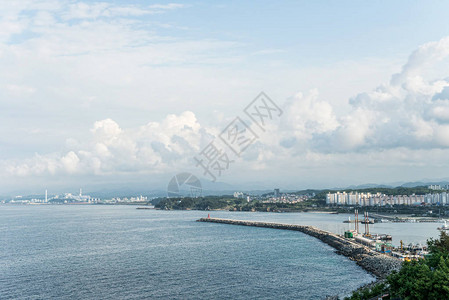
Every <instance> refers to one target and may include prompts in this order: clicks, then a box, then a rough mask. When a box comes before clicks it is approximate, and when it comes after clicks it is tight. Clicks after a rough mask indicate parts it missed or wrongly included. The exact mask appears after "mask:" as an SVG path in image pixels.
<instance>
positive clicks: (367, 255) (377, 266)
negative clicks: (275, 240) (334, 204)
mask: <svg viewBox="0 0 449 300" xmlns="http://www.w3.org/2000/svg"><path fill="white" fill-rule="evenodd" d="M197 221H198V222H210V223H221V224H231V225H242V226H253V227H264V228H273V229H283V230H293V231H300V232H302V233H305V234H307V235H310V236H313V237H315V238H317V239H319V240H321V241H322V242H324V243H326V244H328V245H329V246H331V247H333V248H335V249H336V250H337V253H338V254H341V255H344V256H346V257H348V258H349V259H351V260H354V261H356V262H357V264H358V265H359V266H360V267H362V268H363V269H365V270H366V271H368V272H370V273H372V274H373V275H375V276H376V277H377V278H379V279H384V278H385V277H386V276H387V275H388V274H390V273H391V271H393V270H399V268H400V267H401V264H402V262H401V261H400V260H398V259H396V258H394V257H391V256H388V255H385V254H382V253H378V252H376V251H374V250H372V249H370V248H368V247H366V246H363V245H361V244H358V243H356V242H353V241H351V240H349V239H346V238H344V237H342V236H339V235H337V234H334V233H331V232H328V231H325V230H321V229H318V228H316V227H313V226H306V225H293V224H280V223H270V222H256V221H242V220H230V219H218V218H201V219H199V220H197Z"/></svg>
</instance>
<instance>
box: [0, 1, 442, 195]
mask: <svg viewBox="0 0 449 300" xmlns="http://www.w3.org/2000/svg"><path fill="white" fill-rule="evenodd" d="M435 3H437V2H435ZM259 5H260V6H259V7H257V8H253V7H250V6H249V5H247V4H239V3H236V2H229V3H227V4H221V5H217V4H214V3H212V2H207V1H204V2H189V3H186V2H183V3H168V2H163V1H161V2H154V3H152V4H147V3H145V2H142V1H109V2H101V1H99V2H81V1H51V0H48V1H26V0H23V1H22V0H21V1H14V2H11V1H8V2H5V3H2V6H3V9H2V10H1V11H0V63H1V65H2V68H1V69H0V77H1V78H2V80H1V83H0V108H1V117H2V118H1V120H2V126H1V127H0V130H1V135H0V145H1V147H0V179H1V182H2V183H1V185H0V190H1V191H0V194H5V193H10V192H16V191H20V190H26V191H41V190H42V189H43V188H53V189H55V190H60V189H62V188H70V187H72V188H78V187H80V186H89V187H90V188H91V189H94V188H95V187H98V188H102V189H103V188H107V187H110V189H114V188H115V187H117V186H129V187H134V186H139V187H142V186H145V185H146V184H147V185H148V186H149V190H155V189H164V188H165V187H166V184H167V183H168V181H169V179H170V178H171V177H172V176H174V175H175V174H177V173H180V172H191V173H193V174H195V175H196V176H198V177H199V178H200V180H201V181H203V182H205V181H210V178H208V176H206V175H204V173H203V171H202V169H201V168H200V167H198V166H196V163H195V160H194V157H195V156H197V155H198V153H200V151H201V150H202V149H204V148H205V147H206V146H207V145H208V144H209V143H210V142H211V141H213V140H218V137H219V135H220V132H222V131H223V130H224V129H225V128H226V126H227V125H228V124H229V123H231V122H232V121H233V120H234V119H235V117H237V116H239V117H241V118H243V119H245V113H244V108H245V107H246V106H247V105H248V104H250V102H251V101H253V99H254V98H255V97H256V96H257V95H258V94H259V93H260V92H262V91H263V92H265V93H266V94H267V95H268V96H269V97H270V98H271V99H272V100H273V101H274V102H275V103H276V104H277V105H278V106H279V108H280V109H281V110H282V112H283V113H282V115H281V116H280V117H279V118H274V119H273V120H270V122H269V124H268V125H267V127H266V130H265V131H263V130H259V131H257V130H258V129H257V126H256V125H257V124H255V123H254V122H251V120H250V119H248V118H246V119H245V122H247V123H248V124H250V126H251V128H252V129H253V130H254V131H256V133H257V135H258V138H257V140H256V141H255V142H254V143H253V144H251V145H250V146H249V147H248V148H247V149H246V150H245V151H244V152H243V153H242V155H241V156H240V157H238V156H232V159H233V160H234V161H233V162H232V163H231V164H230V165H229V168H228V169H226V170H224V171H223V172H222V174H221V176H219V178H217V181H218V182H221V183H226V184H229V185H232V186H239V187H241V186H245V185H247V186H249V187H265V188H272V187H280V188H282V189H303V188H330V187H344V186H349V185H358V184H365V183H377V184H385V183H392V182H406V181H419V180H422V179H424V178H428V179H434V180H438V179H445V178H448V177H449V176H448V171H447V166H448V163H449V25H448V24H446V23H447V22H446V23H445V22H444V12H445V11H447V9H449V4H443V3H438V5H437V4H435V7H432V8H430V6H431V5H428V6H427V5H424V4H423V3H421V2H419V1H416V2H410V4H408V7H407V9H405V8H403V7H402V6H401V4H400V3H399V2H397V3H394V4H393V3H391V4H387V3H383V4H375V3H370V4H369V6H367V5H365V6H363V5H361V4H352V3H349V2H342V3H341V4H338V5H337V4H335V3H334V4H328V5H326V6H323V5H319V4H317V3H314V4H312V3H307V2H289V1H287V2H285V3H284V4H283V5H279V6H277V5H274V4H270V3H268V2H267V3H265V2H261V3H260V4H259ZM404 5H405V4H404ZM422 10H427V12H429V13H428V14H425V15H426V17H424V14H423V15H422V16H421V17H417V18H415V19H413V18H410V17H409V13H410V12H413V11H415V12H419V11H422ZM430 10H431V12H432V14H430ZM329 11H333V12H334V13H333V14H329ZM323 15H326V16H327V19H325V20H324V19H321V18H320V16H323ZM330 15H332V17H330ZM281 16H282V17H281ZM348 18H353V19H355V20H356V21H357V22H359V24H360V26H358V27H357V26H349V25H348V24H347V23H346V22H345V20H347V19H348ZM353 21H354V20H353ZM352 24H354V22H352ZM210 184H212V183H210ZM210 184H209V183H208V184H207V185H208V186H209V185H210Z"/></svg>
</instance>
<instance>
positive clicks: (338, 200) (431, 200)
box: [326, 192, 449, 206]
mask: <svg viewBox="0 0 449 300" xmlns="http://www.w3.org/2000/svg"><path fill="white" fill-rule="evenodd" d="M423 203H424V204H432V205H447V204H449V193H447V192H442V193H434V194H426V195H415V194H413V195H396V196H393V195H386V194H381V193H376V194H371V193H358V192H350V193H346V192H337V193H328V194H327V195H326V204H327V205H360V206H385V205H421V204H423Z"/></svg>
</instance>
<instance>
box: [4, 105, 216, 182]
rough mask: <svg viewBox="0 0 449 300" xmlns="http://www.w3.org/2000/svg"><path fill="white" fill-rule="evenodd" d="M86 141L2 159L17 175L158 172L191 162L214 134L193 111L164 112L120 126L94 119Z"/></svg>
mask: <svg viewBox="0 0 449 300" xmlns="http://www.w3.org/2000/svg"><path fill="white" fill-rule="evenodd" d="M90 132H91V135H90V137H89V138H88V139H87V141H85V142H81V141H76V140H74V139H69V140H68V146H69V147H72V148H76V149H72V150H69V151H67V152H66V153H62V154H51V155H38V154H36V155H35V157H34V158H32V159H28V160H25V161H21V162H11V161H10V162H3V166H4V167H5V169H6V170H7V172H8V173H10V174H13V175H18V176H28V175H42V174H49V175H56V174H97V175H101V174H103V175H104V174H116V173H130V172H131V173H136V172H137V173H139V172H142V173H146V174H151V173H158V172H161V171H163V170H166V169H167V168H168V169H169V168H170V167H173V166H177V167H182V166H183V165H186V164H188V163H189V161H190V159H191V158H192V157H193V155H194V154H195V153H196V152H197V151H198V150H199V147H200V146H201V144H202V143H204V141H207V140H209V139H211V138H212V135H211V134H209V133H208V131H207V129H205V128H203V127H202V126H201V125H200V124H199V123H198V120H197V119H196V117H195V114H194V113H192V112H190V111H186V112H183V113H181V114H180V115H168V116H167V117H166V118H165V119H163V120H162V121H161V122H149V123H148V124H146V125H143V126H140V127H137V128H130V129H122V128H121V127H120V126H119V124H118V123H117V122H115V121H114V120H111V119H105V120H100V121H97V122H95V123H94V124H93V127H92V129H91V130H90Z"/></svg>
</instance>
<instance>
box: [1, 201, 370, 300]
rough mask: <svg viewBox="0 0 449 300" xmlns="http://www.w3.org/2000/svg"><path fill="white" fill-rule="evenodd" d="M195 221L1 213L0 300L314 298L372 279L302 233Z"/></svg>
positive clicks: (108, 210)
mask: <svg viewBox="0 0 449 300" xmlns="http://www.w3.org/2000/svg"><path fill="white" fill-rule="evenodd" d="M203 216H205V213H204V212H194V211H190V212H189V211H170V212H165V211H154V210H136V209H135V207H130V206H8V205H3V206H0V299H51V298H55V299H142V298H147V299H148V298H151V299H167V298H170V299H200V298H201V299H204V298H212V299H225V298H226V299H322V298H323V297H324V296H326V295H335V294H340V295H342V294H346V293H348V292H350V291H351V290H352V289H354V288H356V287H358V286H359V285H361V284H364V283H368V282H370V281H372V280H373V277H372V276H370V275H369V274H367V273H366V272H365V271H363V270H362V269H361V268H359V267H358V266H357V265H356V264H355V263H354V262H352V261H349V260H348V259H346V258H345V257H343V256H339V255H336V254H335V253H334V250H333V249H332V248H331V247H329V246H327V245H325V244H323V243H321V242H320V241H318V240H316V239H314V238H312V237H309V236H307V235H304V234H302V233H300V232H293V231H283V230H274V229H268V228H254V227H240V226H229V225H222V224H206V223H198V222H194V220H196V219H198V218H199V217H203ZM214 216H217V217H229V218H236V219H237V218H239V217H240V218H243V217H245V216H246V219H248V216H255V217H257V218H258V219H263V214H258V215H254V214H253V215H251V213H247V214H246V213H229V212H217V213H215V212H214ZM261 216H262V217H261ZM265 216H268V214H265ZM292 216H293V215H290V216H289V218H292Z"/></svg>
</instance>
